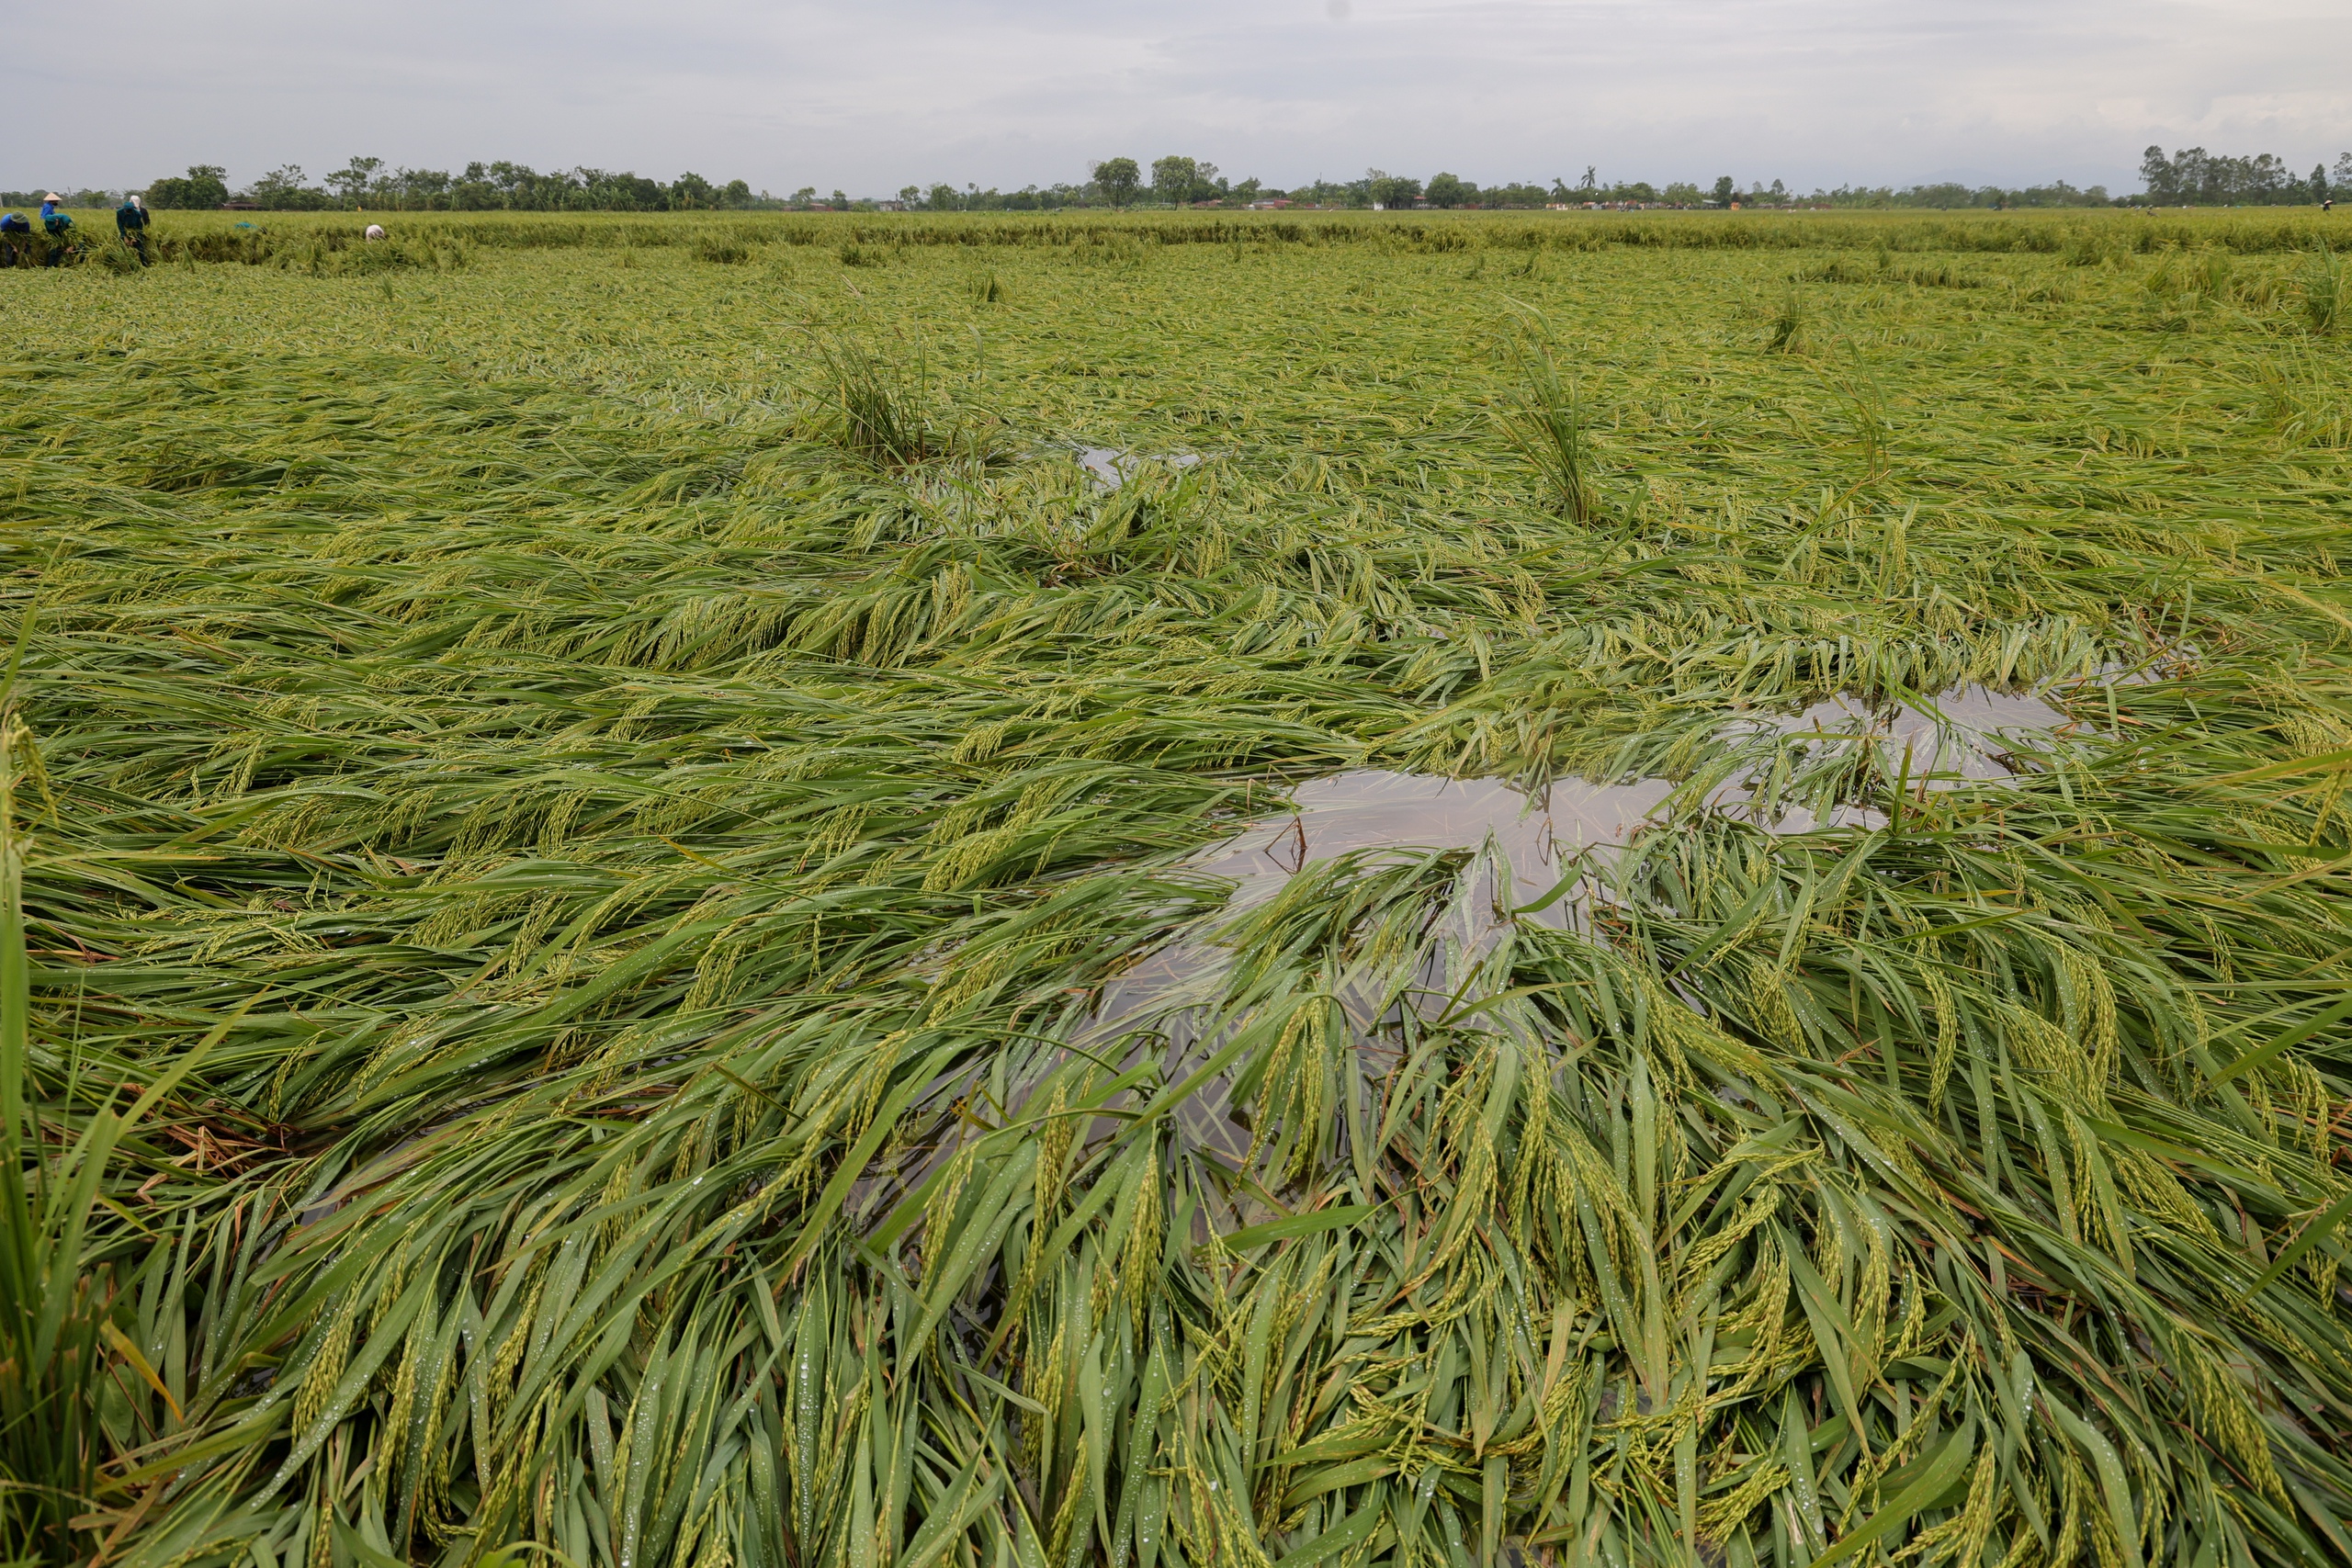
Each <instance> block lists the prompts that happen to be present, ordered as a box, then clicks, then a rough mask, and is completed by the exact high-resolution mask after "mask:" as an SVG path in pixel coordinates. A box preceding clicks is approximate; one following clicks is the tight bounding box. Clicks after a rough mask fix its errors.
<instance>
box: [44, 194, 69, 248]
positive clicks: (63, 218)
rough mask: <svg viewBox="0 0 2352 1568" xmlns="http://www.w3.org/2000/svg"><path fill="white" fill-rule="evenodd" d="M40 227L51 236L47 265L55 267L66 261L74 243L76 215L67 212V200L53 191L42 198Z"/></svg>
mask: <svg viewBox="0 0 2352 1568" xmlns="http://www.w3.org/2000/svg"><path fill="white" fill-rule="evenodd" d="M40 226H41V229H42V231H44V232H46V233H47V234H48V235H49V239H50V246H49V256H48V260H47V262H46V264H45V265H50V266H55V265H57V264H58V263H60V262H62V261H63V260H64V259H65V251H66V247H67V246H68V245H70V244H72V243H73V241H72V239H71V237H70V236H71V235H72V233H73V230H74V215H73V214H72V213H70V212H68V211H66V210H65V198H64V197H62V196H60V195H58V194H57V193H56V192H55V191H51V192H50V193H49V194H48V195H47V196H44V197H41V198H40Z"/></svg>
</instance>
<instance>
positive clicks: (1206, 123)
mask: <svg viewBox="0 0 2352 1568" xmlns="http://www.w3.org/2000/svg"><path fill="white" fill-rule="evenodd" d="M10 32H11V35H12V46H13V47H12V49H11V53H12V54H13V55H15V56H16V58H17V59H18V60H20V61H21V60H39V61H43V62H49V63H48V64H47V65H46V67H45V68H44V69H42V70H40V71H38V72H28V73H20V74H19V75H17V77H16V79H15V81H14V82H13V83H12V92H11V96H12V97H13V99H14V100H15V102H14V104H13V106H12V109H11V117H10V118H11V122H12V134H11V136H10V138H9V148H8V151H7V152H6V166H5V167H0V184H6V185H9V186H24V185H26V184H27V183H28V182H30V183H36V184H37V183H40V182H42V181H48V182H51V183H74V184H89V185H99V186H120V185H124V184H128V183H143V182H145V181H146V180H148V179H151V178H153V177H154V176H155V175H160V174H164V173H169V172H173V171H175V170H177V169H178V168H180V167H182V166H184V165H186V164H190V163H196V162H204V163H219V164H226V165H227V166H228V167H229V169H230V173H231V176H232V179H233V180H238V181H243V180H248V179H251V178H252V177H253V176H254V175H257V174H259V173H261V172H262V171H263V170H265V169H266V168H269V167H272V166H275V165H276V164H281V163H285V162H289V161H291V162H298V163H300V164H304V165H305V166H306V167H308V168H309V169H310V170H311V173H312V174H313V175H317V174H320V173H322V172H324V171H325V170H326V169H329V168H332V167H335V166H339V165H340V164H342V163H343V162H344V161H345V159H346V158H348V157H349V156H351V155H352V154H353V153H357V152H365V153H368V154H371V155H376V156H380V157H383V158H386V159H388V160H390V161H391V162H393V163H396V164H409V165H412V166H416V167H435V168H438V167H450V166H456V165H461V164H464V163H465V162H466V161H467V160H469V159H473V158H483V159H489V158H501V157H504V158H513V159H515V160H517V161H519V162H524V163H529V164H535V165H537V166H539V167H543V168H544V167H559V166H569V165H571V164H592V165H595V166H600V167H605V168H628V169H634V170H636V171H637V172H639V173H641V174H649V175H656V176H657V177H662V178H667V177H670V176H672V175H675V174H677V173H678V172H680V171H681V170H684V169H688V168H692V169H695V170H696V171H698V172H700V173H703V174H705V175H710V176H711V177H714V178H720V179H725V178H732V177H737V176H741V177H742V178H745V179H748V180H750V181H751V182H752V185H753V186H755V187H765V188H768V189H773V190H778V191H783V190H789V189H792V188H795V187H797V186H802V185H814V186H819V187H820V188H823V189H831V188H833V187H835V186H840V187H842V188H846V189H850V190H853V191H857V192H862V193H879V192H885V191H890V190H895V189H897V188H898V187H899V186H901V185H904V184H906V183H908V182H910V181H920V182H925V183H928V182H929V181H932V180H935V179H947V180H952V181H955V182H956V183H958V184H960V183H962V182H964V181H966V180H973V181H978V182H979V183H980V184H983V185H997V186H1005V187H1008V188H1010V187H1017V186H1022V185H1024V184H1029V183H1033V182H1034V183H1038V184H1050V183H1052V182H1054V181H1057V180H1077V179H1081V178H1083V177H1084V174H1085V170H1086V167H1087V165H1088V164H1089V163H1090V162H1091V161H1092V160H1093V159H1097V158H1101V157H1105V156H1109V155H1112V154H1114V153H1120V152H1124V153H1127V154H1129V155H1132V156H1135V157H1138V158H1142V159H1146V160H1148V159H1149V158H1151V157H1154V156H1157V155H1158V154H1159V153H1162V152H1170V151H1182V152H1189V153H1192V154H1193V155H1196V156H1200V157H1204V158H1208V159H1212V160H1214V161H1215V162H1216V163H1217V164H1219V165H1221V166H1222V167H1223V168H1224V169H1225V170H1226V171H1227V173H1230V174H1233V175H1249V174H1256V175H1261V176H1262V177H1263V178H1265V179H1267V180H1268V181H1270V182H1271V183H1273V184H1277V185H1288V184H1292V183H1295V182H1297V181H1300V180H1304V179H1307V178H1310V177H1313V176H1314V175H1317V174H1321V175H1330V176H1333V177H1342V176H1347V175H1353V174H1356V173H1358V172H1360V171H1361V170H1362V169H1363V168H1364V167H1365V166H1367V165H1374V164H1376V165H1379V166H1382V167H1385V168H1392V169H1397V170H1400V171H1405V172H1409V173H1413V174H1417V175H1424V176H1425V175H1429V174H1430V173H1433V172H1435V171H1436V170H1438V169H1440V168H1444V169H1449V170H1452V171H1453V172H1455V173H1457V174H1461V175H1464V176H1466V177H1469V178H1472V179H1476V180H1480V181H1492V180H1497V179H1505V178H1530V177H1539V178H1545V179H1548V178H1550V177H1551V176H1552V175H1561V174H1566V175H1569V176H1570V177H1571V178H1573V177H1575V175H1577V174H1580V173H1581V172H1582V170H1583V167H1584V166H1585V165H1586V164H1597V165H1599V166H1600V171H1601V174H1602V176H1603V177H1604V178H1617V177H1623V178H1629V179H1631V178H1646V179H1651V180H1655V181H1663V180H1668V179H1678V178H1689V179H1698V180H1702V181H1703V180H1708V179H1712V178H1713V176H1714V175H1717V174H1725V173H1728V174H1730V175H1734V176H1735V177H1736V178H1737V179H1739V180H1741V181H1743V182H1745V181H1747V180H1749V179H1770V178H1776V177H1777V178H1784V179H1786V180H1788V181H1789V182H1790V184H1791V185H1792V186H1798V187H1801V188H1810V187H1811V186H1815V185H1837V184H1840V183H1846V182H1852V183H1857V184H1883V183H1905V182H1909V181H1912V180H1917V179H1939V178H1960V179H1967V180H1983V181H1998V182H2002V183H2020V182H2024V181H2028V180H2040V179H2046V178H2050V177H2053V176H2063V177H2066V178H2070V179H2073V180H2075V182H2076V183H2078V184H2089V183H2092V182H2095V181H2096V182H2102V183H2105V184H2108V185H2109V186H2117V187H2119V188H2120V187H2123V186H2130V185H2131V184H2132V176H2133V171H2134V170H2135V169H2136V167H2137V164H2138V161H2139V152H2140V149H2141V148H2142V147H2143V146H2144V145H2146V144H2147V143H2149V142H2151V141H2155V142H2160V143H2163V144H2165V145H2166V146H2168V147H2177V146H2185V145H2188V144H2190V143H2201V144H2203V145H2205V146H2207V147H2210V148H2212V149H2214V150H2216V151H2230V152H2278V153H2280V154H2282V155H2284V156H2286V157H2287V158H2288V159H2289V160H2290V162H2291V163H2293V164H2296V165H2297V166H2299V167H2300V166H2301V165H2302V164H2305V163H2308V162H2313V161H2318V160H2321V159H2324V158H2333V157H2334V156H2335V153H2337V152H2341V151H2344V150H2345V149H2344V147H2343V146H2340V145H2338V143H2345V144H2352V93H2347V91H2346V87H2345V86H2344V85H2342V82H2343V73H2342V72H2341V71H2340V70H2339V69H2338V63H2337V62H2341V61H2342V60H2344V59H2345V58H2346V57H2347V56H2352V6H2343V5H2342V4H2340V0H2339V3H2335V4H2331V5H2325V6H2322V5H2314V4H2308V3H2291V4H2290V3H2288V0H2229V3H2226V4H2222V3H2211V0H2153V3H2149V0H1250V3H1243V0H1193V3H1192V4H1188V5H1183V6H1174V5H1166V4H1156V5H1145V4H1139V3H1136V0H1102V3H1097V4H1079V3H1076V0H1035V3H1032V4H1013V3H1011V0H972V3H955V0H866V3H864V4H860V5H855V6H848V5H838V4H818V3H812V0H785V3H782V4H760V3H754V0H675V3H673V4H672V5H669V6H662V7H649V6H643V5H641V4H635V3H631V4H626V5H624V4H621V3H619V0H573V3H568V4H562V5H558V4H554V3H552V0H472V3H470V4H459V3H458V0H408V3H405V4H401V5H398V6H394V5H390V4H384V3H382V0H312V3H306V4H296V3H294V0H175V3H171V4H165V3H161V0H84V3H83V4H80V5H76V6H49V7H44V8H40V9H32V8H19V9H18V11H17V15H16V16H15V17H12V19H11V22H10ZM130 82H135V85H126V84H127V83H130Z"/></svg>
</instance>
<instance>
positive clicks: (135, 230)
mask: <svg viewBox="0 0 2352 1568" xmlns="http://www.w3.org/2000/svg"><path fill="white" fill-rule="evenodd" d="M147 223H148V212H147V204H146V203H145V202H144V201H142V200H141V199H140V198H139V197H135V196H133V197H128V198H126V199H125V200H124V202H123V204H122V205H121V206H120V207H118V208H116V209H114V231H115V232H116V233H118V234H119V235H121V236H122V243H124V244H126V245H129V246H130V249H131V251H132V252H133V253H134V254H137V256H138V257H139V259H140V260H141V262H144V261H146V260H147V259H148V256H147Z"/></svg>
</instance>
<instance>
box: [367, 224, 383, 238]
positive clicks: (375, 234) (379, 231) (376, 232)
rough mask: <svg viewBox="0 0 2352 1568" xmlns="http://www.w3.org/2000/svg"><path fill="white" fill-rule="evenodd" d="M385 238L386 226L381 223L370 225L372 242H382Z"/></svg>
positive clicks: (369, 235) (369, 234)
mask: <svg viewBox="0 0 2352 1568" xmlns="http://www.w3.org/2000/svg"><path fill="white" fill-rule="evenodd" d="M383 237H384V226H383V225H382V224H381V223H370V224H368V238H369V239H371V240H380V239H382V238H383Z"/></svg>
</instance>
